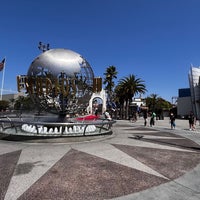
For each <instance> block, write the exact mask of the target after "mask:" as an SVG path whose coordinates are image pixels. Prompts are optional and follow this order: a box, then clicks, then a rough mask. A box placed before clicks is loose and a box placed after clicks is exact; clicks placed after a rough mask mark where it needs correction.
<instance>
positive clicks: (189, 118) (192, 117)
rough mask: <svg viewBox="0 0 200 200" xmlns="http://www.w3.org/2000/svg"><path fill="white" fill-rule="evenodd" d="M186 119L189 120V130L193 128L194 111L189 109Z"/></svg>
mask: <svg viewBox="0 0 200 200" xmlns="http://www.w3.org/2000/svg"><path fill="white" fill-rule="evenodd" d="M188 120H189V128H190V131H191V130H193V131H194V130H195V121H196V119H195V116H194V113H193V112H192V111H191V112H190V114H189V116H188Z"/></svg>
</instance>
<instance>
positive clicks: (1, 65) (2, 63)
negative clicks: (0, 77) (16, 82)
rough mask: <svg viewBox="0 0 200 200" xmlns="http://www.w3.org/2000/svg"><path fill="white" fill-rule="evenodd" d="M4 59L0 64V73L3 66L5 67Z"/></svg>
mask: <svg viewBox="0 0 200 200" xmlns="http://www.w3.org/2000/svg"><path fill="white" fill-rule="evenodd" d="M5 60H6V59H5V58H4V59H3V60H2V61H1V62H0V71H2V70H3V68H4V65H5Z"/></svg>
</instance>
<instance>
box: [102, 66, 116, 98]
mask: <svg viewBox="0 0 200 200" xmlns="http://www.w3.org/2000/svg"><path fill="white" fill-rule="evenodd" d="M117 73H118V72H117V71H116V67H115V66H113V65H112V66H109V67H108V68H107V69H106V72H105V73H104V75H105V78H104V81H103V84H104V85H106V86H105V90H107V92H108V101H110V102H112V101H113V99H112V98H113V88H114V87H115V82H114V81H113V79H116V78H117Z"/></svg>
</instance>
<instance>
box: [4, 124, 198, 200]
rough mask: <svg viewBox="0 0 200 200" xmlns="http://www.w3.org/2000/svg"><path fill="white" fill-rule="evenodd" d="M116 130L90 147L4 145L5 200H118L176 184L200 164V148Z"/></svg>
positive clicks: (145, 132)
mask: <svg viewBox="0 0 200 200" xmlns="http://www.w3.org/2000/svg"><path fill="white" fill-rule="evenodd" d="M113 129H114V132H116V134H115V135H114V136H113V137H109V138H107V139H106V140H97V141H93V142H84V143H70V144H65V143H25V142H23V143H22V142H11V141H4V140H1V141H0V150H1V151H0V199H1V200H15V199H19V200H27V199H29V200H41V199H48V200H50V199H52V200H55V199H58V200H59V199H67V200H70V199H73V200H82V199H84V200H89V199H91V200H94V199H112V198H116V197H120V196H123V195H128V194H131V193H135V192H139V191H143V190H145V189H148V188H151V187H155V186H158V185H160V184H163V183H167V182H170V181H172V180H174V179H177V178H178V177H180V176H182V175H184V174H185V173H187V172H188V171H190V170H191V169H193V168H195V167H196V166H197V165H198V164H199V163H200V146H199V145H197V144H196V143H195V142H193V141H191V140H189V139H186V138H183V137H180V136H177V135H175V134H172V133H167V132H162V131H158V130H153V129H148V128H146V129H144V128H141V127H139V128H133V127H130V126H128V125H127V126H118V125H117V124H116V125H115V126H114V128H113ZM136 136H142V137H139V138H138V137H136Z"/></svg>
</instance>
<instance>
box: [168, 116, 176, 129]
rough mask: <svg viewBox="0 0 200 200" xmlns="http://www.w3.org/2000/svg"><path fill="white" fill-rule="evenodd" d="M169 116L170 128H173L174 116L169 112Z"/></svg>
mask: <svg viewBox="0 0 200 200" xmlns="http://www.w3.org/2000/svg"><path fill="white" fill-rule="evenodd" d="M169 118H170V124H171V129H175V126H176V124H175V116H174V114H173V113H171V114H170V117H169Z"/></svg>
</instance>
